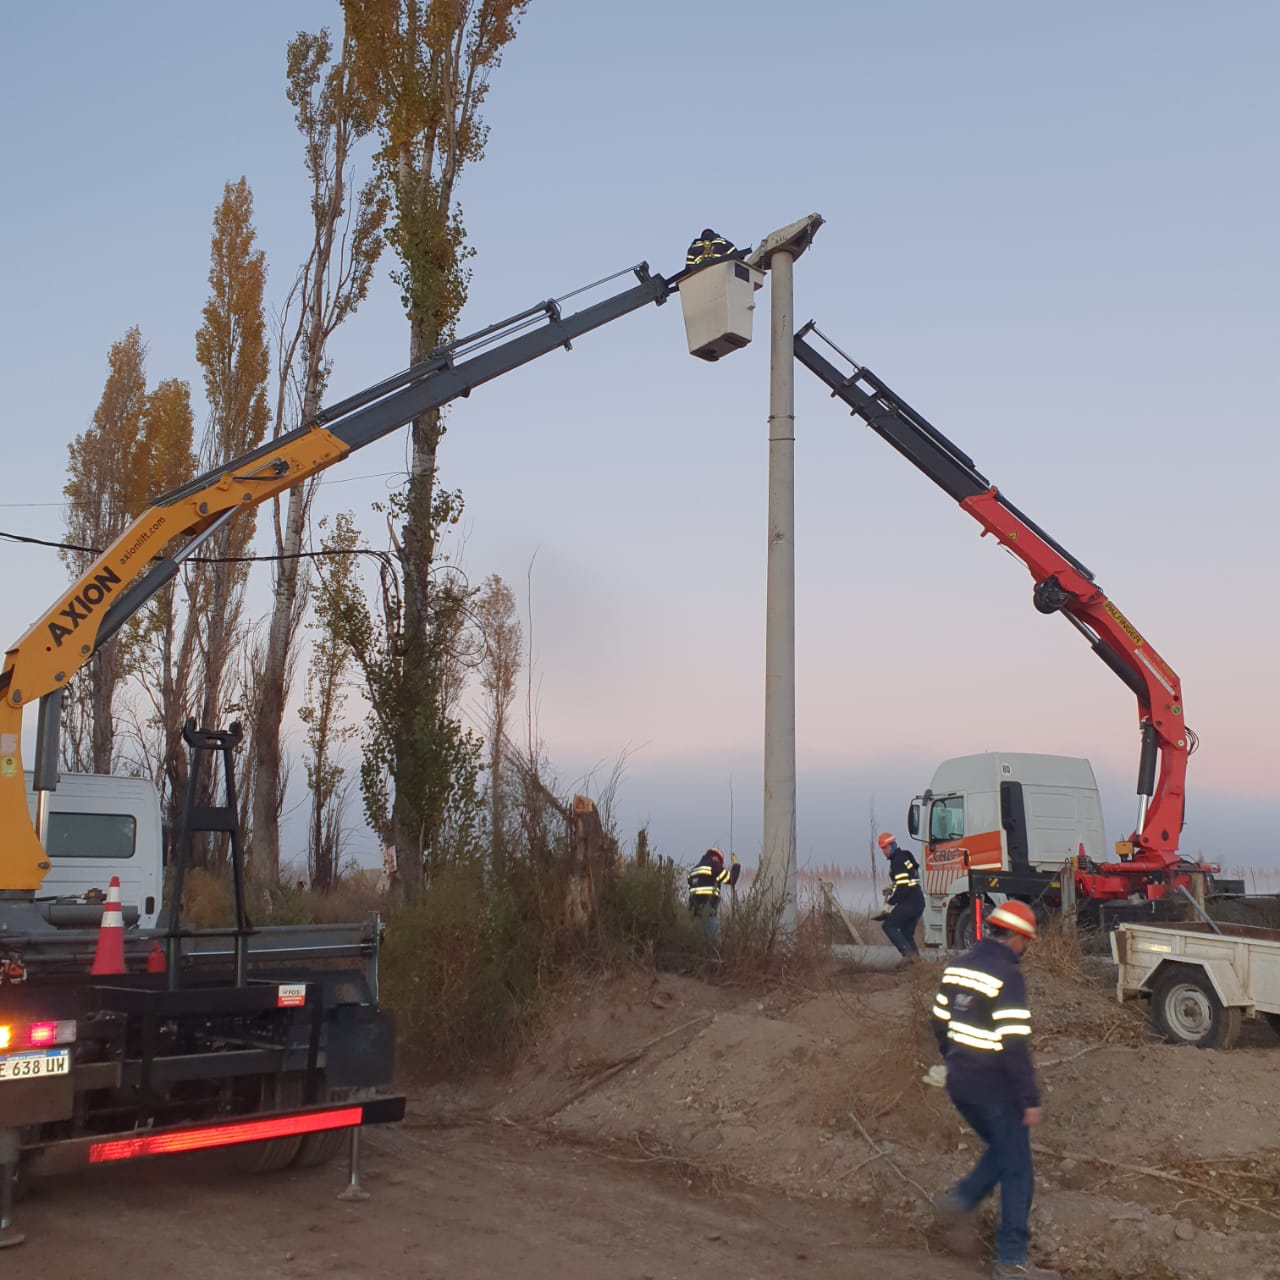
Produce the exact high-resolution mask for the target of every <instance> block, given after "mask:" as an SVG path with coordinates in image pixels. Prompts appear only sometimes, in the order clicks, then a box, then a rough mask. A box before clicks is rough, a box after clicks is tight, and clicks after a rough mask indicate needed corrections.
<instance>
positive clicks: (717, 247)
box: [684, 236, 737, 267]
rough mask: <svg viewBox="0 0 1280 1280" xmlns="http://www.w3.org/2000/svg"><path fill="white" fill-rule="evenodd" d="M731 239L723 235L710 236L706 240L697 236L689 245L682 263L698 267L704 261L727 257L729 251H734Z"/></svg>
mask: <svg viewBox="0 0 1280 1280" xmlns="http://www.w3.org/2000/svg"><path fill="white" fill-rule="evenodd" d="M736 252H737V250H736V249H735V248H734V247H733V242H732V241H731V240H726V239H725V238H724V236H712V237H711V238H710V239H708V240H703V239H702V238H699V239H697V240H695V241H694V242H693V243H692V244H691V245H690V246H689V252H688V253H686V254H685V256H684V265H685V266H686V267H700V266H702V264H703V263H704V262H714V261H715V260H716V259H717V258H727V257H728V256H729V255H730V254H731V253H736Z"/></svg>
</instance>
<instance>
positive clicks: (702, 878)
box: [689, 849, 742, 943]
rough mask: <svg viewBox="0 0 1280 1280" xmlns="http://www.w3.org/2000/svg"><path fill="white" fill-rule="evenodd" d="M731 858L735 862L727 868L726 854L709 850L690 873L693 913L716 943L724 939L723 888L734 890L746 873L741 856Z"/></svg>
mask: <svg viewBox="0 0 1280 1280" xmlns="http://www.w3.org/2000/svg"><path fill="white" fill-rule="evenodd" d="M729 857H730V858H731V859H732V862H731V863H730V864H729V866H727V867H726V866H725V865H724V854H723V853H721V852H720V850H719V849H708V850H707V851H706V853H705V854H703V856H702V861H701V862H699V863H698V865H697V866H696V867H694V869H693V870H692V871H690V872H689V914H690V915H691V916H693V918H694V920H695V921H696V922H697V924H698V925H699V927H700V928H701V929H702V931H703V933H705V934H706V936H707V937H708V938H709V939H710V940H711V941H712V942H713V943H714V942H718V941H719V938H720V889H721V887H722V886H723V885H726V884H727V885H728V886H729V887H730V888H733V886H734V885H736V884H737V883H738V877H739V876H740V875H741V874H742V864H741V863H740V862H739V861H738V855H737V854H735V853H731V854H730V855H729Z"/></svg>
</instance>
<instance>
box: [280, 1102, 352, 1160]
mask: <svg viewBox="0 0 1280 1280" xmlns="http://www.w3.org/2000/svg"><path fill="white" fill-rule="evenodd" d="M350 1096H351V1090H350V1089H330V1090H329V1091H328V1092H327V1093H326V1094H325V1101H326V1102H345V1101H346V1100H347V1099H348V1098H349V1097H350ZM350 1141H351V1130H350V1129H325V1130H323V1131H322V1132H320V1133H306V1134H303V1135H302V1140H301V1142H300V1143H299V1146H298V1154H297V1155H296V1156H294V1157H293V1167H294V1168H295V1169H314V1168H316V1167H317V1166H318V1165H322V1164H328V1163H329V1161H330V1160H336V1159H337V1158H338V1157H339V1156H340V1155H341V1154H342V1153H343V1152H344V1151H345V1150H346V1149H347V1143H349V1142H350Z"/></svg>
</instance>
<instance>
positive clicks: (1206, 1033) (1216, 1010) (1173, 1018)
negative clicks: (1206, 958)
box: [1150, 965, 1240, 1049]
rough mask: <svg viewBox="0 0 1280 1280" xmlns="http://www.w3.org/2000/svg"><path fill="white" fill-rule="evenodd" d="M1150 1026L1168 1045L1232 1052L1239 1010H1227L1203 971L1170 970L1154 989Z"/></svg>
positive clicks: (1182, 966)
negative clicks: (1190, 1045)
mask: <svg viewBox="0 0 1280 1280" xmlns="http://www.w3.org/2000/svg"><path fill="white" fill-rule="evenodd" d="M1150 1013H1151V1022H1152V1025H1153V1026H1154V1027H1155V1029H1156V1030H1157V1031H1158V1032H1159V1033H1160V1035H1161V1037H1162V1038H1163V1039H1164V1040H1165V1041H1166V1042H1167V1043H1168V1044H1192V1045H1195V1046H1196V1048H1197V1049H1230V1048H1231V1046H1232V1045H1233V1044H1234V1043H1235V1042H1236V1039H1237V1038H1238V1037H1239V1035H1240V1010H1239V1009H1238V1008H1231V1009H1228V1008H1226V1007H1225V1006H1224V1005H1223V1003H1222V1001H1221V1000H1219V999H1218V993H1217V992H1216V991H1215V990H1214V989H1213V984H1212V983H1211V982H1210V981H1209V978H1208V976H1207V975H1206V974H1205V972H1204V971H1203V970H1202V969H1193V968H1190V967H1189V966H1186V965H1180V966H1176V967H1174V968H1171V969H1169V970H1167V971H1166V972H1165V973H1164V974H1163V975H1162V976H1161V977H1160V978H1158V979H1157V981H1156V984H1155V986H1154V987H1153V988H1152V989H1151V1009H1150Z"/></svg>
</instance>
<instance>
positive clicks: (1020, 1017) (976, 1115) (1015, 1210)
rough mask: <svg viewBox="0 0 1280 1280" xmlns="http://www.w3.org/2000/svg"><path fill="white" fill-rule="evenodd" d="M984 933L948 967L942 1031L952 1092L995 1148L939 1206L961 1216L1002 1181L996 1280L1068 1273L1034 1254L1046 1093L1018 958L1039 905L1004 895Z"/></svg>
mask: <svg viewBox="0 0 1280 1280" xmlns="http://www.w3.org/2000/svg"><path fill="white" fill-rule="evenodd" d="M983 934H984V936H983V937H982V938H981V939H980V940H979V942H978V944H977V946H975V947H974V948H973V950H972V951H969V952H967V953H966V954H965V955H963V956H961V957H960V958H959V959H958V960H957V961H956V962H955V963H954V964H952V965H949V966H948V967H947V969H946V970H945V971H944V972H943V975H942V985H941V987H940V988H939V990H938V993H937V995H936V996H935V997H934V1003H933V1032H934V1036H935V1038H936V1039H937V1041H938V1048H939V1049H940V1050H941V1052H942V1056H943V1059H944V1061H945V1062H946V1066H947V1093H948V1094H949V1095H950V1097H951V1101H952V1102H953V1103H954V1104H955V1108H956V1110H957V1111H959V1112H960V1114H961V1115H962V1116H963V1117H964V1119H965V1121H966V1122H967V1123H968V1125H969V1126H970V1128H972V1129H973V1131H974V1132H975V1133H976V1134H977V1135H978V1137H980V1138H981V1139H982V1141H983V1143H984V1145H985V1149H984V1150H983V1153H982V1156H981V1158H980V1159H979V1160H978V1163H977V1164H976V1165H974V1167H973V1168H972V1169H971V1170H970V1171H969V1173H968V1174H966V1175H965V1176H964V1177H963V1178H961V1179H960V1181H959V1182H957V1183H956V1184H955V1186H953V1187H950V1188H949V1189H948V1190H946V1191H944V1192H942V1193H941V1195H939V1196H938V1197H937V1200H936V1201H935V1206H936V1208H937V1210H938V1214H939V1216H940V1217H942V1218H944V1219H945V1218H958V1217H960V1216H961V1215H964V1214H967V1213H970V1212H971V1211H972V1210H974V1209H976V1208H977V1207H978V1205H980V1204H981V1203H982V1202H983V1201H984V1200H985V1199H986V1198H987V1196H989V1195H990V1194H991V1193H992V1192H993V1191H994V1190H995V1189H996V1187H997V1186H998V1187H999V1188H1000V1228H999V1231H998V1232H997V1234H996V1262H995V1270H994V1271H993V1272H992V1273H991V1274H992V1276H993V1277H994V1280H1014V1278H1015V1277H1030V1278H1031V1280H1059V1276H1058V1272H1056V1271H1048V1270H1046V1269H1045V1268H1043V1267H1037V1266H1034V1265H1033V1264H1032V1263H1031V1262H1030V1261H1029V1260H1028V1258H1027V1246H1028V1243H1029V1240H1030V1232H1029V1229H1028V1225H1027V1220H1028V1218H1029V1216H1030V1214H1031V1199H1032V1194H1033V1190H1034V1185H1033V1184H1034V1172H1033V1169H1032V1164H1031V1130H1032V1129H1033V1128H1034V1127H1035V1126H1036V1125H1037V1124H1039V1123H1040V1091H1039V1088H1038V1086H1037V1084H1036V1075H1035V1068H1034V1067H1033V1066H1032V1064H1031V1052H1030V1048H1029V1045H1028V1040H1029V1038H1030V1035H1031V1012H1030V1010H1029V1009H1028V1008H1027V992H1026V985H1025V983H1024V982H1023V979H1022V973H1021V972H1020V971H1019V968H1018V964H1019V962H1020V961H1021V959H1022V955H1023V953H1024V952H1025V951H1026V949H1027V948H1028V947H1029V946H1030V945H1031V943H1032V942H1033V941H1034V940H1035V937H1036V916H1035V912H1034V911H1032V909H1031V908H1030V907H1029V906H1027V904H1026V903H1025V902H1014V901H1009V902H1004V903H1001V905H1000V906H998V907H996V909H995V910H994V911H993V912H992V913H991V914H990V916H988V917H987V921H986V923H985V925H984V926H983Z"/></svg>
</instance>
